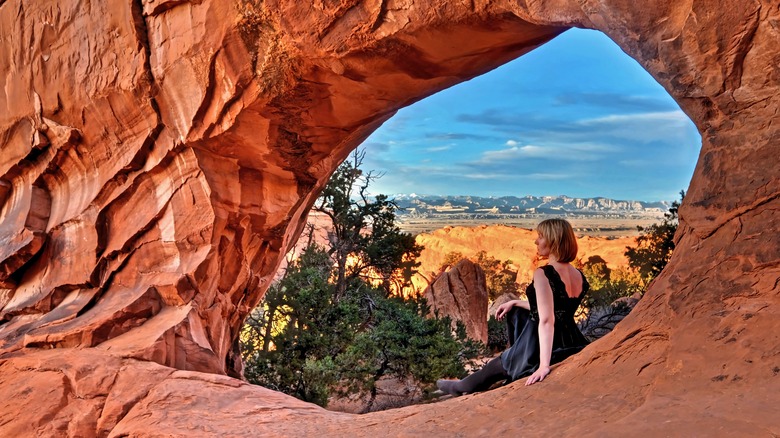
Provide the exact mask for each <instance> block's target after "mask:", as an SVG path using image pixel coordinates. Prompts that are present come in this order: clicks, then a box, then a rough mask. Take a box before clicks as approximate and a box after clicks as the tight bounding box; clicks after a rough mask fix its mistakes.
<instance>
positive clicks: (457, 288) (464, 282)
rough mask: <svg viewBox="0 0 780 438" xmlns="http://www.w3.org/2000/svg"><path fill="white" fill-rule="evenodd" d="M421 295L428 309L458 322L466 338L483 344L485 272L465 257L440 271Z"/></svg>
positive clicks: (485, 302) (485, 322) (485, 307)
mask: <svg viewBox="0 0 780 438" xmlns="http://www.w3.org/2000/svg"><path fill="white" fill-rule="evenodd" d="M423 296H424V297H425V299H426V300H427V302H428V305H429V306H430V307H431V312H432V313H436V314H438V316H439V317H444V316H449V317H450V318H452V322H453V324H454V323H455V322H456V321H461V322H462V323H463V324H464V325H465V326H466V334H467V335H468V337H469V338H471V339H474V340H477V341H481V342H484V343H487V308H488V293H487V284H486V283H485V272H484V271H482V268H480V267H479V265H477V264H476V263H474V262H472V261H471V260H469V259H463V260H461V261H459V262H458V263H457V264H455V266H452V267H450V268H449V269H447V270H446V271H444V272H442V273H441V275H439V276H438V277H437V278H436V279H435V280H434V281H433V283H431V285H430V286H428V287H427V288H426V289H425V290H424V291H423Z"/></svg>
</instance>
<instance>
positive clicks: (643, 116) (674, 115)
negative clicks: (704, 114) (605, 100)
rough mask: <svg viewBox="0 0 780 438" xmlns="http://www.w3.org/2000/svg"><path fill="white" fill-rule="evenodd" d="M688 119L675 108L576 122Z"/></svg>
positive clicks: (686, 120)
mask: <svg viewBox="0 0 780 438" xmlns="http://www.w3.org/2000/svg"><path fill="white" fill-rule="evenodd" d="M688 120H689V119H688V116H686V115H685V113H684V112H682V111H680V110H676V111H664V112H653V113H639V114H613V115H609V116H604V117H596V118H593V119H584V120H580V121H579V122H578V123H579V124H581V125H594V124H626V123H652V122H667V123H668V122H673V123H688Z"/></svg>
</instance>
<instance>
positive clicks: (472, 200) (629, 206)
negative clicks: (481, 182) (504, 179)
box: [390, 194, 671, 218]
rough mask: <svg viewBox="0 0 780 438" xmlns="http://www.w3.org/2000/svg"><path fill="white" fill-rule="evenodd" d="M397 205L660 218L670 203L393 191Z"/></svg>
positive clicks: (481, 212) (406, 212) (403, 208)
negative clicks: (419, 193)
mask: <svg viewBox="0 0 780 438" xmlns="http://www.w3.org/2000/svg"><path fill="white" fill-rule="evenodd" d="M390 198H393V199H395V202H396V204H397V205H398V207H399V211H398V215H399V216H408V217H417V218H425V217H435V216H441V215H447V216H449V215H456V216H459V217H463V216H461V215H476V217H485V216H490V215H500V216H506V215H510V217H511V216H517V217H521V216H529V215H530V216H538V215H569V214H570V215H583V216H595V217H598V216H611V217H637V216H641V217H648V216H650V217H661V216H663V214H664V213H665V212H666V211H667V210H668V209H669V207H670V206H671V202H667V201H657V202H645V201H634V200H615V199H610V198H604V197H595V198H573V197H569V196H565V195H561V196H530V195H529V196H524V197H517V196H501V197H481V196H441V195H417V194H410V195H407V194H396V195H393V196H390Z"/></svg>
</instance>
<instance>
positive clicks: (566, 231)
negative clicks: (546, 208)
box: [536, 219, 577, 263]
mask: <svg viewBox="0 0 780 438" xmlns="http://www.w3.org/2000/svg"><path fill="white" fill-rule="evenodd" d="M536 232H537V233H539V235H541V236H542V237H544V240H546V241H547V244H548V245H549V246H550V253H551V254H555V257H557V258H558V261H559V262H562V263H569V262H572V261H574V260H575V259H576V258H577V237H576V236H575V235H574V229H572V227H571V224H570V223H569V222H568V221H566V220H564V219H545V220H543V221H541V222H539V225H537V226H536Z"/></svg>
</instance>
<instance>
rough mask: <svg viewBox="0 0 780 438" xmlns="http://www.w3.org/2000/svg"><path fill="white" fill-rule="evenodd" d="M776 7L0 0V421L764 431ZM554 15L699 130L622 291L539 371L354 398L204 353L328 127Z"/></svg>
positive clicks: (229, 344)
mask: <svg viewBox="0 0 780 438" xmlns="http://www.w3.org/2000/svg"><path fill="white" fill-rule="evenodd" d="M420 3H423V4H420ZM640 8H641V9H640ZM778 22H780V9H779V8H778V5H777V3H776V2H770V1H759V0H754V1H739V2H737V1H732V2H729V4H728V5H724V4H722V2H715V1H712V0H690V1H683V2H668V1H655V2H650V3H645V4H643V5H642V6H634V5H633V4H631V3H630V2H629V3H627V2H622V1H618V0H606V1H599V2H595V1H591V0H585V1H572V0H555V1H547V2H526V1H515V2H513V1H495V2H475V1H464V2H449V1H440V0H434V1H431V2H406V1H403V0H400V1H388V0H376V1H359V0H343V1H341V2H333V1H315V2H310V4H307V3H306V2H297V1H287V0H277V1H270V2H268V1H267V2H252V1H243V0H241V1H239V0H235V1H221V2H216V1H209V0H204V1H198V2H184V1H178V0H176V1H174V0H156V1H153V0H142V1H135V2H124V3H123V2H86V3H82V2H75V1H72V0H47V1H40V2H35V3H34V4H30V2H24V1H23V0H6V1H0V23H2V27H0V37H2V41H3V44H2V45H0V60H2V64H0V73H2V76H3V77H4V78H5V84H4V93H2V94H0V102H1V103H2V104H3V105H2V107H3V108H5V110H4V112H3V113H2V114H0V134H1V135H2V139H3V141H2V154H1V155H0V175H2V176H1V177H0V201H2V210H0V242H2V243H3V245H2V246H1V247H0V280H1V281H2V289H0V307H2V310H1V311H0V321H2V324H0V367H2V373H1V374H0V388H2V395H3V397H2V399H3V400H4V402H3V403H5V405H4V407H3V409H2V411H1V412H2V414H0V417H1V418H2V421H0V424H2V425H1V426H0V431H3V432H4V434H11V433H29V431H30V430H31V429H30V427H31V426H30V424H32V427H33V429H32V430H35V431H36V433H46V432H51V433H63V432H67V433H70V434H73V435H85V434H90V433H92V432H93V431H95V433H96V434H97V435H109V434H112V435H117V436H119V435H122V434H125V433H130V434H132V435H143V434H145V433H149V432H153V433H161V434H165V433H173V434H177V433H183V432H182V431H183V430H186V429H187V425H191V426H192V428H194V429H196V430H201V431H205V433H209V432H212V433H235V434H252V433H257V431H258V430H263V431H264V432H269V433H271V432H273V433H280V434H291V435H292V434H307V432H308V434H311V433H314V432H315V431H316V433H318V434H328V433H330V434H334V435H344V434H349V433H352V432H353V431H357V432H358V433H360V434H365V435H374V434H376V433H377V431H383V432H386V431H387V430H394V431H397V432H398V433H399V434H411V433H424V432H428V431H433V432H437V431H438V432H444V433H451V434H454V433H462V432H463V431H468V430H473V431H475V432H476V431H480V432H482V431H484V432H498V433H511V432H512V431H520V430H522V431H523V432H526V433H539V434H540V433H543V432H544V431H547V432H549V431H550V430H555V431H556V433H559V434H560V433H565V434H575V433H577V434H582V433H590V434H603V433H608V432H613V433H617V434H621V433H623V434H624V433H626V432H633V431H636V430H642V431H649V432H651V433H653V432H654V433H658V434H687V433H686V432H692V433H694V432H695V433H699V434H704V433H708V432H714V433H719V432H720V433H722V432H721V431H723V430H738V431H741V432H743V433H745V434H748V433H749V434H754V433H765V434H766V433H775V434H777V433H779V432H778V431H779V430H780V429H779V428H780V426H779V425H778V421H779V420H777V419H776V418H775V416H774V415H773V414H772V413H773V412H774V406H775V404H776V403H777V401H778V396H777V391H776V389H777V388H778V379H780V376H778V374H780V363H779V362H780V358H778V355H779V354H780V339H778V336H777V334H776V333H775V330H774V328H775V323H774V321H775V320H776V318H777V316H778V311H777V309H778V304H779V303H778V301H780V299H779V298H778V296H779V294H778V292H779V291H778V288H779V287H780V285H779V283H778V280H777V279H778V277H780V263H779V260H780V238H779V237H778V236H777V233H776V232H775V231H776V230H777V229H778V222H779V221H780V219H779V218H780V213H778V212H779V211H780V200H779V195H780V179H779V178H778V176H777V173H778V171H777V168H778V158H777V150H778V147H777V146H778V143H779V142H780V128H778V126H777V124H776V123H774V124H773V118H775V117H776V116H777V108H778V104H779V103H780V102H779V101H780V93H778V87H779V86H780V85H779V84H780V67H778V66H779V65H780V53H778V47H780V33H779V32H780V31H778V24H777V23H778ZM575 26H576V27H586V28H592V29H597V30H600V31H602V32H604V33H605V34H607V35H608V36H609V37H610V38H612V39H613V40H614V41H615V42H616V43H617V44H618V45H620V47H622V48H623V50H624V51H626V52H627V53H628V54H629V55H630V56H632V57H633V58H634V59H636V60H637V61H639V63H640V64H641V65H643V66H644V67H645V68H646V69H647V70H648V72H650V74H652V75H653V77H654V78H655V79H656V80H658V82H659V83H661V84H662V85H663V86H664V87H665V88H666V89H667V90H668V91H669V93H670V94H671V95H672V97H674V99H675V100H676V101H677V102H678V103H679V104H680V106H681V108H682V109H683V110H684V111H685V112H686V113H687V114H688V115H689V116H690V117H691V119H692V120H693V121H694V123H695V124H696V126H697V127H698V128H699V130H700V132H701V133H702V137H703V145H702V151H701V155H700V159H699V162H698V165H697V167H696V171H695V173H694V177H693V181H692V183H691V186H690V188H689V191H688V194H687V196H686V199H685V202H684V204H683V206H682V207H681V210H680V215H681V227H680V231H679V233H678V236H677V242H678V249H677V251H676V252H675V256H674V258H673V259H672V261H671V262H670V264H669V266H668V267H667V269H666V270H665V271H664V273H663V274H662V275H661V276H660V277H659V278H658V280H657V281H656V282H655V283H654V284H653V286H652V287H651V289H650V291H649V292H648V294H647V296H646V297H645V299H643V301H642V304H641V306H640V308H638V309H637V311H636V312H635V313H634V314H632V316H631V317H629V318H628V319H627V320H626V321H625V322H624V323H623V324H621V326H620V327H619V328H618V329H617V330H616V331H615V332H613V334H611V335H610V336H608V337H607V338H605V339H603V340H601V341H599V342H597V343H595V344H594V345H592V346H590V347H589V348H588V349H586V350H585V352H583V353H582V354H580V355H578V356H577V357H576V358H574V359H573V360H570V361H568V362H567V363H565V364H563V365H561V366H560V367H558V368H557V369H556V372H555V378H554V379H550V381H548V382H545V383H544V384H543V385H538V386H535V387H532V388H528V389H522V388H521V387H520V386H519V385H512V386H510V387H507V388H502V389H500V390H496V391H493V392H491V393H488V394H482V395H479V396H469V397H463V398H460V399H456V400H454V401H450V402H445V403H441V404H437V405H427V406H424V407H413V408H407V409H403V410H399V411H392V412H383V413H377V414H371V415H367V416H360V417H354V416H348V415H342V414H334V413H330V412H327V411H323V410H320V409H318V408H315V407H312V406H309V405H305V404H302V403H300V402H297V401H295V400H292V399H289V398H287V397H284V396H282V395H279V394H275V393H272V392H269V391H267V390H263V389H262V388H255V387H251V386H249V385H246V384H243V383H241V382H240V381H238V380H235V379H231V378H229V377H225V376H220V375H219V374H225V373H228V374H231V373H233V372H236V371H237V368H238V365H237V362H236V361H235V360H234V357H235V355H234V354H233V343H234V340H235V338H236V334H237V331H238V328H239V326H240V324H241V321H242V319H243V317H244V316H245V314H246V313H247V312H248V311H249V310H250V309H251V307H252V306H253V305H255V304H256V303H257V302H258V301H259V299H260V298H261V295H262V293H263V292H264V290H265V288H266V287H267V285H268V282H269V281H270V279H271V277H272V275H273V272H274V271H275V269H276V267H277V266H278V264H279V259H280V254H282V253H283V252H285V250H286V249H287V248H288V247H289V246H290V245H291V243H292V242H293V241H294V240H295V238H296V237H297V235H298V234H299V232H300V230H301V228H302V226H303V222H304V218H305V214H306V211H307V209H308V207H309V206H310V205H311V203H312V202H313V200H314V198H315V197H316V194H317V192H318V189H319V188H321V187H322V185H323V184H324V183H325V181H326V179H327V177H328V175H329V174H330V173H331V172H332V171H333V169H334V168H335V167H336V165H337V164H338V162H339V161H340V160H341V159H342V158H343V157H345V156H346V154H348V153H349V151H350V150H352V149H353V148H355V147H356V146H357V145H358V144H359V143H360V142H361V141H362V139H364V138H365V137H366V136H367V135H368V134H369V133H370V132H371V131H372V130H373V129H375V128H376V127H377V126H378V125H379V124H380V123H382V122H383V121H384V120H386V119H387V118H388V117H390V116H392V114H393V113H394V111H395V110H397V109H398V108H400V107H402V106H404V105H408V104H410V103H412V102H414V101H416V100H419V99H421V98H424V97H425V96H427V95H430V94H432V93H435V92H436V91H438V90H441V89H443V88H445V87H448V86H450V85H453V84H455V83H458V82H461V81H463V80H466V79H468V78H471V77H473V76H475V75H478V74H480V73H483V72H485V71H487V70H489V69H491V68H494V67H496V66H498V65H500V64H502V63H505V62H507V61H508V60H510V59H513V58H515V57H517V56H521V55H522V54H523V53H526V52H527V51H529V50H531V49H533V48H535V47H537V46H538V45H540V44H543V43H544V42H546V41H549V40H550V39H551V38H554V37H555V36H556V35H558V34H560V33H561V32H563V31H565V30H566V29H567V28H570V27H575ZM177 370H178V371H177ZM202 372H205V373H202ZM211 373H215V374H211ZM748 395H749V396H748ZM483 406H488V407H489V408H485V407H483ZM33 407H34V408H35V409H34V410H33ZM453 410H458V412H459V415H457V416H453V415H452V412H453ZM564 412H572V414H570V415H566V414H563V413H564ZM519 413H525V414H519ZM561 415H566V417H565V418H563V419H562V418H561V417H560V416H561ZM237 419H239V420H237ZM301 419H305V421H299V420H301ZM659 419H662V420H659ZM285 420H286V421H285ZM391 424H392V426H391ZM388 427H392V428H393V429H388Z"/></svg>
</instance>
